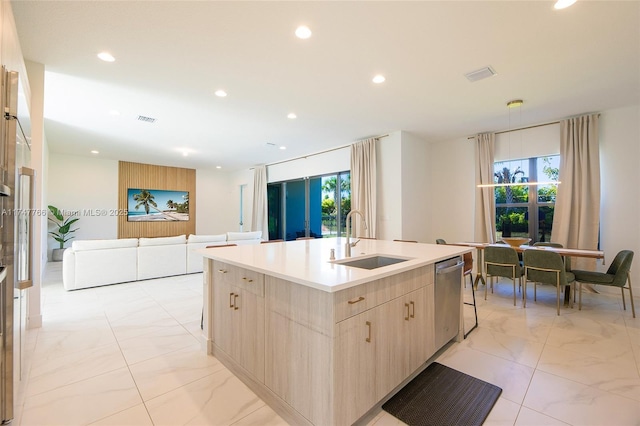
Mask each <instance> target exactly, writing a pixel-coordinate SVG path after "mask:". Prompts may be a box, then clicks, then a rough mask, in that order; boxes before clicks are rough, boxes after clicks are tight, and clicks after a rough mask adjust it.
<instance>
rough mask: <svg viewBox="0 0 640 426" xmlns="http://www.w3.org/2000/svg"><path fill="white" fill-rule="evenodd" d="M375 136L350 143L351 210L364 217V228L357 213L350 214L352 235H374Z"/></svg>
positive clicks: (369, 236)
mask: <svg viewBox="0 0 640 426" xmlns="http://www.w3.org/2000/svg"><path fill="white" fill-rule="evenodd" d="M376 142H377V139H376V138H371V139H366V140H363V141H360V142H356V143H354V144H353V145H351V210H359V211H360V212H362V214H363V215H364V217H365V220H366V224H367V228H366V229H364V226H363V225H362V220H361V218H360V216H359V215H357V214H355V215H351V220H352V223H351V225H352V228H353V235H355V236H357V237H368V238H375V237H376V223H377V216H376Z"/></svg>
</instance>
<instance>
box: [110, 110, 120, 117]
mask: <svg viewBox="0 0 640 426" xmlns="http://www.w3.org/2000/svg"><path fill="white" fill-rule="evenodd" d="M109 115H113V116H116V115H120V111H117V110H115V109H112V110H111V111H109Z"/></svg>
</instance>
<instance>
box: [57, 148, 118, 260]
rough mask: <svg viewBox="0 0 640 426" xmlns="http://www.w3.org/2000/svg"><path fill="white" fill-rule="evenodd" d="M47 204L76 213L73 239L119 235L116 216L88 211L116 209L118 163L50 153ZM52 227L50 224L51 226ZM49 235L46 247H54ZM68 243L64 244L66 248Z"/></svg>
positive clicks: (114, 236)
mask: <svg viewBox="0 0 640 426" xmlns="http://www.w3.org/2000/svg"><path fill="white" fill-rule="evenodd" d="M48 181H49V194H48V203H49V204H50V205H54V206H56V207H58V208H59V209H62V210H66V211H77V212H79V217H80V220H79V221H78V222H76V223H75V225H77V227H78V231H76V232H75V239H77V240H88V239H100V238H118V222H117V219H118V218H117V216H115V215H113V214H111V215H107V216H98V215H92V214H91V212H90V211H93V212H95V211H96V210H102V209H106V210H107V212H109V211H110V210H111V211H114V210H115V211H117V209H118V162H117V161H116V160H107V159H101V158H97V157H80V156H76V155H67V154H57V153H53V152H52V153H50V155H49V176H48ZM50 229H51V227H50ZM57 244H58V243H57V242H56V241H54V240H53V239H52V238H49V249H50V250H51V249H52V248H57ZM69 245H70V243H67V245H66V246H67V247H68V246H69Z"/></svg>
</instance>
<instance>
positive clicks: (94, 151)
mask: <svg viewBox="0 0 640 426" xmlns="http://www.w3.org/2000/svg"><path fill="white" fill-rule="evenodd" d="M91 153H92V154H100V151H96V150H95V149H94V150H93V151H91Z"/></svg>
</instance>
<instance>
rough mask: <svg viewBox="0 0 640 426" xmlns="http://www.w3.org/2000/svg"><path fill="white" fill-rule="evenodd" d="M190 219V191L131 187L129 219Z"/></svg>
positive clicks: (170, 220)
mask: <svg viewBox="0 0 640 426" xmlns="http://www.w3.org/2000/svg"><path fill="white" fill-rule="evenodd" d="M188 220H189V192H188V191H166V190H163V189H143V188H129V189H128V190H127V221H129V222H167V221H169V222H172V221H173V222H175V221H188Z"/></svg>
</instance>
